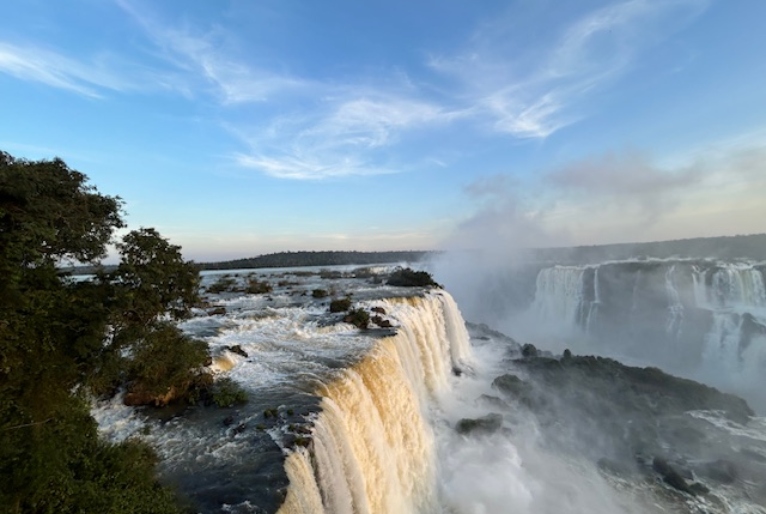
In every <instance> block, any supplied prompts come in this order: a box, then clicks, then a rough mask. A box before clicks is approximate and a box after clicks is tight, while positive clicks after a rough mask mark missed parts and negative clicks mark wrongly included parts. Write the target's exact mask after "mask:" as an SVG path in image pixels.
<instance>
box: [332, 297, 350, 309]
mask: <svg viewBox="0 0 766 514" xmlns="http://www.w3.org/2000/svg"><path fill="white" fill-rule="evenodd" d="M350 308H351V298H349V297H348V296H347V297H345V298H338V299H336V300H333V301H331V302H330V312H346V311H347V310H349V309H350Z"/></svg>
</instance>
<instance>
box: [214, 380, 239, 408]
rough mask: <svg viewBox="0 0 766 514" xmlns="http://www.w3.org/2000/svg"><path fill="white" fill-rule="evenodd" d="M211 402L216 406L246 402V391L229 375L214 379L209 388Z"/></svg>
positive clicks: (229, 405)
mask: <svg viewBox="0 0 766 514" xmlns="http://www.w3.org/2000/svg"><path fill="white" fill-rule="evenodd" d="M210 397H211V400H212V402H213V403H214V404H215V405H216V406H218V407H231V406H233V405H239V404H243V403H246V402H247V393H246V392H245V390H244V389H242V387H240V385H239V384H237V383H236V382H235V381H234V380H232V379H231V378H229V377H224V378H220V379H218V380H216V381H215V382H214V383H213V386H212V387H211V388H210Z"/></svg>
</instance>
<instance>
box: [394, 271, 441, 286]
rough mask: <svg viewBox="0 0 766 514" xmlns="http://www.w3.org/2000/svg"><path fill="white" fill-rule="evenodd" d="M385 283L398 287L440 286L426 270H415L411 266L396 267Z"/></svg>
mask: <svg viewBox="0 0 766 514" xmlns="http://www.w3.org/2000/svg"><path fill="white" fill-rule="evenodd" d="M386 284H388V285H390V286H400V287H441V286H440V285H439V284H437V283H436V282H435V281H434V278H433V277H432V276H431V274H430V273H428V272H427V271H415V270H413V269H411V268H397V269H396V270H395V271H394V272H393V273H391V276H390V277H388V281H387V282H386Z"/></svg>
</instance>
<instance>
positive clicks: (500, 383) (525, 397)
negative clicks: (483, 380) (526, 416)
mask: <svg viewBox="0 0 766 514" xmlns="http://www.w3.org/2000/svg"><path fill="white" fill-rule="evenodd" d="M492 387H493V388H494V389H497V390H498V391H500V392H501V393H503V394H504V395H505V396H507V397H508V398H510V399H512V400H515V401H517V402H521V403H522V404H524V405H526V406H527V407H529V408H537V407H539V406H540V403H541V401H540V399H539V398H538V397H537V395H536V394H535V391H534V390H533V388H532V386H531V385H530V384H528V383H527V382H524V381H523V380H522V379H520V378H519V377H517V376H516V375H512V374H510V373H508V374H505V375H501V376H499V377H497V378H496V379H495V380H493V381H492Z"/></svg>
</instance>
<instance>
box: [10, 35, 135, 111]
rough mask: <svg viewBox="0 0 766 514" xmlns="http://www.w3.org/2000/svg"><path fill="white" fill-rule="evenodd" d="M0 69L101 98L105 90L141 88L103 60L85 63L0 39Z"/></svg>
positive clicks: (24, 78) (25, 78)
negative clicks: (107, 65)
mask: <svg viewBox="0 0 766 514" xmlns="http://www.w3.org/2000/svg"><path fill="white" fill-rule="evenodd" d="M0 72H3V73H6V74H8V75H11V76H13V77H16V78H17V79H20V80H24V81H29V82H38V83H41V84H45V85H47V86H50V87H53V88H57V89H63V90H67V91H71V92H73V93H77V94H80V95H83V96H87V97H90V98H100V97H102V93H103V91H104V90H111V91H118V92H126V91H131V90H137V89H140V86H139V83H137V82H136V81H135V80H133V79H129V78H127V77H125V76H122V75H120V74H118V73H116V72H114V71H113V70H111V69H109V68H107V67H106V65H105V64H104V63H103V62H98V61H93V62H90V63H86V62H82V61H78V60H75V59H71V58H69V57H67V56H66V55H63V54H60V53H57V52H53V51H50V50H47V49H43V48H39V47H35V46H20V45H13V44H10V43H3V42H0Z"/></svg>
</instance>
